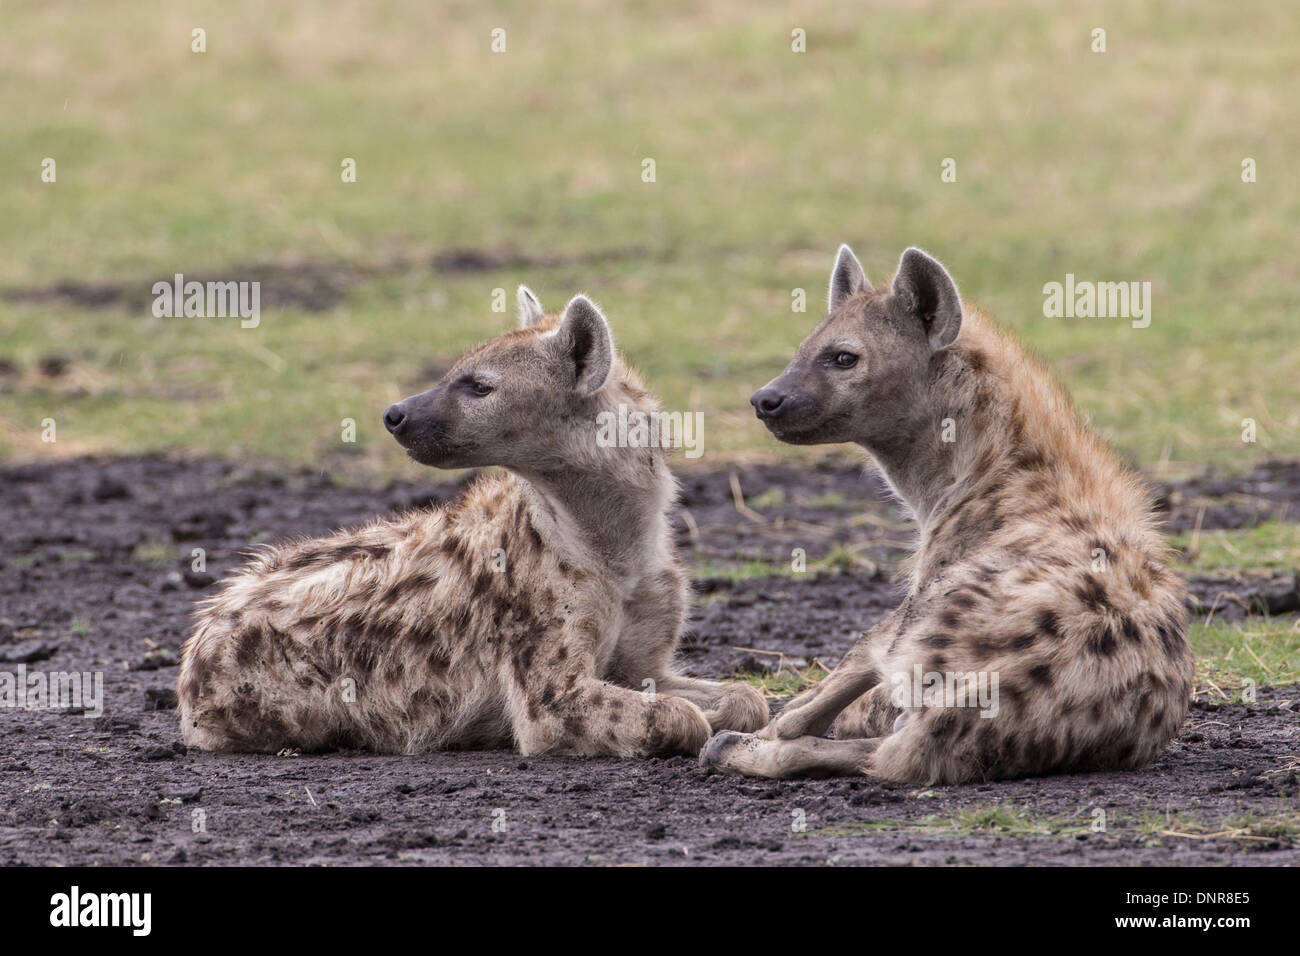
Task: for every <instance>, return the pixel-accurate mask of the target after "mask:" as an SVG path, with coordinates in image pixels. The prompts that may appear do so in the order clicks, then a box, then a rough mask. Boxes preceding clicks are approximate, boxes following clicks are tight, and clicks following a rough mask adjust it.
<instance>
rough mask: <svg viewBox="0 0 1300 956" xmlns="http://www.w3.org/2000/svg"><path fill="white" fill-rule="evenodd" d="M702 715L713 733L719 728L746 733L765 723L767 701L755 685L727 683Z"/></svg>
mask: <svg viewBox="0 0 1300 956" xmlns="http://www.w3.org/2000/svg"><path fill="white" fill-rule="evenodd" d="M704 716H705V718H706V719H707V720H708V722H709V727H711V728H712V730H713V732H714V733H717V732H718V731H720V730H739V731H744V732H746V733H747V732H749V731H751V730H758V729H759V728H760V727H765V726H766V725H767V721H768V709H767V701H766V700H764V699H763V694H762V692H761V691H760V690H759V689H758V688H757V687H753V686H751V685H749V684H728V685H727V689H726V690H725V691H723V693H722V695H721V696H720V697H719V698H718V699H717V700H716V701H714V702H713V706H712V707H710V708H709V709H707V710H705V711H704Z"/></svg>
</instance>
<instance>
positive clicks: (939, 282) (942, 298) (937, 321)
mask: <svg viewBox="0 0 1300 956" xmlns="http://www.w3.org/2000/svg"><path fill="white" fill-rule="evenodd" d="M893 293H894V295H895V296H896V297H897V299H898V302H899V304H900V305H901V306H902V308H903V310H904V311H905V312H906V313H907V314H908V315H912V316H915V317H916V319H917V321H918V322H920V323H921V324H922V326H923V327H924V329H925V337H926V338H927V339H929V341H930V347H931V348H935V349H941V348H943V347H944V346H946V345H951V344H952V343H953V340H954V339H956V338H957V333H958V332H960V331H961V296H960V295H959V294H958V293H957V283H955V282H953V281H952V276H950V275H948V270H947V269H945V268H944V267H943V266H942V265H940V264H939V260H938V259H936V258H934V257H933V256H931V255H927V254H926V253H924V252H922V251H921V250H920V249H917V248H916V247H915V246H913V247H911V248H910V249H907V250H906V251H904V252H903V256H902V258H901V259H899V260H898V272H897V273H896V274H895V275H894V287H893Z"/></svg>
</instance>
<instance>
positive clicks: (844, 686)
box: [700, 638, 880, 777]
mask: <svg viewBox="0 0 1300 956" xmlns="http://www.w3.org/2000/svg"><path fill="white" fill-rule="evenodd" d="M873 658H874V654H873V652H872V651H871V650H870V649H869V648H868V644H867V640H866V639H865V638H864V639H862V640H861V641H859V642H858V643H857V644H855V645H854V647H853V649H852V650H850V651H849V653H847V654H845V655H844V659H843V660H842V661H840V665H839V666H838V667H837V668H835V670H833V671H831V673H830V674H829V675H827V677H826V678H825V680H823V681H822V682H821V683H820V684H818V685H817V686H816V687H814V688H812V689H811V690H809V691H808V692H807V693H805V694H802V695H800V697H798V698H796V699H795V700H794V701H792V702H791V704H790V705H789V706H787V707H786V708H785V709H784V710H782V711H781V713H779V714H777V716H776V719H775V720H773V721H772V722H771V723H770V724H768V725H767V726H766V727H765V728H763V729H762V730H760V731H759V732H758V733H756V734H737V733H732V732H730V731H727V732H724V733H721V734H718V735H716V736H715V737H713V739H711V740H710V741H709V742H708V744H706V745H705V747H704V749H703V750H702V751H701V752H700V765H701V766H703V767H705V768H707V769H709V770H719V771H722V772H724V773H739V774H746V775H748V776H757V777H796V776H839V775H844V774H858V773H865V772H866V770H865V768H866V766H867V763H868V761H869V759H870V757H871V754H872V753H874V751H875V748H876V746H877V744H878V742H879V739H878V738H874V739H870V740H827V739H826V738H825V737H823V736H822V735H823V734H825V733H826V731H827V730H829V729H830V726H831V723H832V722H833V721H834V720H835V718H836V717H837V716H838V715H839V713H840V712H841V711H842V710H843V709H844V708H845V707H847V706H848V705H849V704H851V703H853V701H855V700H857V699H858V698H859V697H861V696H862V695H863V694H864V693H866V692H867V691H868V690H870V689H871V688H872V687H874V686H876V685H877V684H879V682H880V676H879V673H878V672H877V670H876V666H875V663H874V660H873Z"/></svg>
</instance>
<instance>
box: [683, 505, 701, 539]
mask: <svg viewBox="0 0 1300 956" xmlns="http://www.w3.org/2000/svg"><path fill="white" fill-rule="evenodd" d="M682 524H684V525H686V534H687V535H688V536H689V537H690V539H691V544H696V543H698V542H699V540H700V526H699V525H698V524H696V523H695V515H693V514H691V513H690V512H689V511H688V510H687V509H685V508H683V509H682Z"/></svg>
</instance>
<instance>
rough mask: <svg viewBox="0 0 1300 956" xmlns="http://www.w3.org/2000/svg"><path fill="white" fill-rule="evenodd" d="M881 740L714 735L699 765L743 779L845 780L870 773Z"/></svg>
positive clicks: (703, 752) (880, 738)
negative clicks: (809, 778) (810, 778)
mask: <svg viewBox="0 0 1300 956" xmlns="http://www.w3.org/2000/svg"><path fill="white" fill-rule="evenodd" d="M884 739H885V738H883V737H873V738H870V739H867V740H829V739H827V738H826V737H795V738H793V739H790V740H785V739H782V740H768V739H766V738H764V737H761V736H759V735H757V734H735V733H731V732H729V731H728V732H726V733H721V734H718V735H717V736H716V737H714V738H713V739H711V740H710V741H709V742H708V743H707V744H705V745H704V750H703V751H701V753H700V766H702V767H705V768H707V769H709V770H717V771H719V772H721V773H734V774H743V775H744V776H747V777H778V778H782V777H847V776H857V775H859V774H865V773H870V771H871V757H872V754H874V753H875V752H876V748H877V747H878V746H879V745H880V742H881V741H882V740H884Z"/></svg>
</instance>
